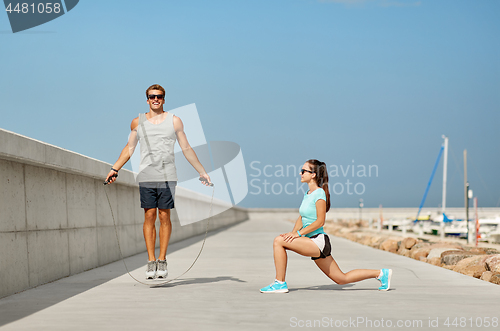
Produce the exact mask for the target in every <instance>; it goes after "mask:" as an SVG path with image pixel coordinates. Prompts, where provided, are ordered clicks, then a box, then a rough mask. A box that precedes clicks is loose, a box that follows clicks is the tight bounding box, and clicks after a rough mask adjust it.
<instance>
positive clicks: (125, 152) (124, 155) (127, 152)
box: [106, 117, 139, 184]
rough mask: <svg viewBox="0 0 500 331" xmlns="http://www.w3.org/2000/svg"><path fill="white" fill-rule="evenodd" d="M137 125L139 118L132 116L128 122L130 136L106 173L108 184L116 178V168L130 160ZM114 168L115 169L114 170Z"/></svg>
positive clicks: (135, 144) (135, 139)
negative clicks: (130, 121)
mask: <svg viewBox="0 0 500 331" xmlns="http://www.w3.org/2000/svg"><path fill="white" fill-rule="evenodd" d="M138 125H139V118H138V117H137V118H134V119H133V120H132V123H131V124H130V130H131V132H130V136H129V138H128V142H127V144H126V145H125V147H124V148H123V149H122V152H121V153H120V156H119V157H118V160H117V161H116V162H115V164H113V167H112V168H113V169H114V170H110V171H109V173H108V175H107V176H106V182H108V183H109V184H111V183H113V182H114V181H115V180H116V177H115V175H116V174H117V173H118V170H120V169H121V168H122V167H123V166H124V165H125V163H127V162H128V160H130V157H131V156H132V154H134V151H135V147H136V146H137V142H138V139H137V126H138ZM115 170H116V171H115Z"/></svg>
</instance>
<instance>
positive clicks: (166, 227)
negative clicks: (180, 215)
mask: <svg viewBox="0 0 500 331" xmlns="http://www.w3.org/2000/svg"><path fill="white" fill-rule="evenodd" d="M159 216H160V255H159V257H158V260H165V259H166V257H167V248H168V242H169V241H170V235H171V234H172V222H171V221H170V209H159Z"/></svg>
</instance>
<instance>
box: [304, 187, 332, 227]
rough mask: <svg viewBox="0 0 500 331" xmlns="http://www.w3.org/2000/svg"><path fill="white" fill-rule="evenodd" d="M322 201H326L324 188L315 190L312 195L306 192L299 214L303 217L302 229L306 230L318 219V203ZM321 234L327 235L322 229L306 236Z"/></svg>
mask: <svg viewBox="0 0 500 331" xmlns="http://www.w3.org/2000/svg"><path fill="white" fill-rule="evenodd" d="M308 192H309V191H308ZM320 199H322V200H325V201H326V194H325V191H324V190H323V189H322V188H318V189H316V190H314V191H313V192H311V194H307V192H306V194H305V195H304V199H302V204H301V205H300V208H299V213H300V216H301V217H302V228H305V227H306V226H308V225H310V224H311V223H313V222H314V221H316V220H317V219H318V215H317V213H316V201H318V200H320ZM319 233H325V231H324V230H323V227H320V228H319V229H317V230H314V231H313V232H310V233H308V234H306V235H305V236H306V237H312V236H314V235H315V234H319Z"/></svg>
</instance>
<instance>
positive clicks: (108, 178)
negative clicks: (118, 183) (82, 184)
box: [104, 170, 118, 185]
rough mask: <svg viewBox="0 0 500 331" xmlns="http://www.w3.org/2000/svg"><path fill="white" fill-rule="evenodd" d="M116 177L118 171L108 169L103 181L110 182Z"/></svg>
mask: <svg viewBox="0 0 500 331" xmlns="http://www.w3.org/2000/svg"><path fill="white" fill-rule="evenodd" d="M116 177H118V171H114V170H110V171H109V173H108V175H107V176H106V180H105V181H104V183H105V184H106V185H108V184H112V183H113V182H114V181H115V180H116Z"/></svg>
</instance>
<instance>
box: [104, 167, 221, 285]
mask: <svg viewBox="0 0 500 331" xmlns="http://www.w3.org/2000/svg"><path fill="white" fill-rule="evenodd" d="M113 177H118V174H114V175H113V176H111V177H110V178H109V179H108V181H105V182H104V183H103V185H108V184H109V180H111V178H113ZM200 181H203V182H205V181H206V180H205V179H204V178H203V179H202V178H201V177H200ZM209 186H211V187H212V198H211V199H210V211H209V213H208V214H209V216H208V218H207V229H206V231H205V237H204V238H203V243H202V245H201V248H200V251H199V252H198V255H197V256H196V258H195V259H194V261H193V263H192V264H191V266H190V267H189V268H188V269H187V270H186V271H184V272H183V273H182V274H181V275H180V276H177V277H175V278H172V279H170V280H167V281H165V282H161V283H144V282H141V281H140V280H138V279H137V278H135V277H134V276H132V274H131V273H130V271H129V269H128V267H127V263H125V258H124V257H123V254H122V249H121V247H120V239H119V237H118V230H117V227H116V221H115V215H114V213H113V208H112V207H111V201H110V200H109V196H108V192H107V190H106V188H104V193H105V194H106V199H107V200H108V204H109V210H110V211H111V217H112V219H113V225H114V228H115V235H116V242H117V243H118V251H119V252H120V259H121V260H122V262H123V265H124V266H125V270H127V273H128V275H129V276H130V277H132V279H133V280H135V281H136V282H138V283H140V284H142V285H146V286H149V287H155V286H162V285H165V284H168V283H171V282H173V281H174V280H177V279H179V278H181V277H182V276H184V275H185V274H187V273H188V271H189V270H191V268H192V267H193V266H194V264H195V263H196V261H198V258H199V257H200V255H201V252H202V251H203V247H205V241H206V240H207V234H208V226H209V224H210V218H212V205H213V202H214V192H215V187H214V184H213V183H209Z"/></svg>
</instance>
